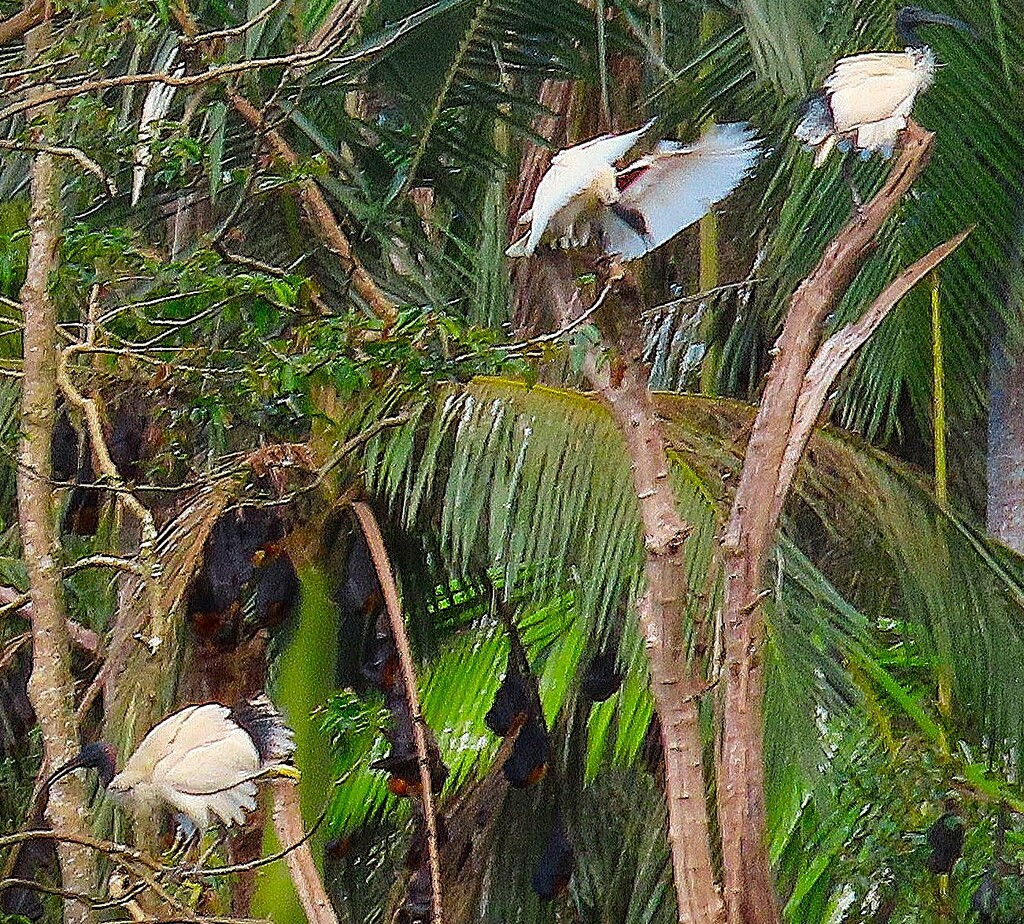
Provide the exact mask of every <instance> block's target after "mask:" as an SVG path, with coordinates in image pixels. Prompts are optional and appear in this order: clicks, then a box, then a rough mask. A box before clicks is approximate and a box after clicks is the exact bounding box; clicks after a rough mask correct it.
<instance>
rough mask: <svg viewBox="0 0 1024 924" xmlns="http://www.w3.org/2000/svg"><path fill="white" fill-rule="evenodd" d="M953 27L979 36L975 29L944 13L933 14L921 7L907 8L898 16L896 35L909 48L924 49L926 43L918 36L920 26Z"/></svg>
mask: <svg viewBox="0 0 1024 924" xmlns="http://www.w3.org/2000/svg"><path fill="white" fill-rule="evenodd" d="M931 25H934V26H952V27H953V28H954V29H958V30H959V31H961V32H970V33H971V35H977V32H975V30H974V28H973V27H972V26H969V25H968V24H967V23H965V22H962V21H961V20H959V19H954V18H953V17H952V16H946V15H945V14H944V13H933V12H931V10H924V9H922V8H921V7H919V6H905V7H903V9H902V10H900V11H899V12H898V13H897V14H896V34H897V35H898V36H899V38H900V41H901V42H903V44H904V45H905V46H906V47H907V48H922V47H923V46H924V44H925V42H924V41H923V40H922V39H920V38H919V37H918V35H917V29H918V27H920V26H931Z"/></svg>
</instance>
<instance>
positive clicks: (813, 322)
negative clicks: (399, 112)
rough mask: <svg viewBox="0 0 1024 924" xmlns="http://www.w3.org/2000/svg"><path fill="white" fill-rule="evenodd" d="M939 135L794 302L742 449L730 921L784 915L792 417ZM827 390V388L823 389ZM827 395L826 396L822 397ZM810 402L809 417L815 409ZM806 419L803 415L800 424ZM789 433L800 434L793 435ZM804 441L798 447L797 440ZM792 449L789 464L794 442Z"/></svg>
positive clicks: (826, 257)
mask: <svg viewBox="0 0 1024 924" xmlns="http://www.w3.org/2000/svg"><path fill="white" fill-rule="evenodd" d="M931 146H932V135H931V134H929V133H928V132H925V131H923V130H922V129H921V128H920V127H919V126H917V125H916V124H915V123H913V122H911V123H910V125H909V126H908V128H907V130H906V131H905V132H904V135H903V149H902V151H901V153H900V157H899V159H898V160H897V162H896V164H895V165H894V167H893V168H892V171H891V172H890V174H889V177H888V178H887V180H886V182H885V184H884V185H883V187H882V189H881V190H880V191H879V192H878V194H877V195H876V196H875V197H874V199H872V201H871V202H870V203H869V204H868V206H867V207H866V208H865V209H864V210H863V211H862V212H861V213H860V214H859V215H857V216H855V217H854V218H853V219H852V220H851V221H850V222H849V224H847V225H846V227H845V228H843V230H842V231H841V232H840V233H839V235H838V236H837V237H836V238H835V239H834V240H833V241H832V243H831V244H829V246H828V247H827V248H826V249H825V252H824V254H823V255H822V257H821V260H820V262H819V263H818V265H817V267H816V268H815V269H814V270H813V271H812V272H811V274H810V275H809V276H808V277H807V278H806V279H805V280H804V281H803V282H802V283H801V284H800V286H799V287H798V288H797V290H796V292H795V293H794V295H793V297H792V300H791V302H790V308H789V312H788V314H787V316H786V320H785V323H784V325H783V329H782V333H781V335H780V336H779V340H778V342H777V344H776V348H775V350H774V353H775V359H774V361H773V362H772V365H771V368H770V370H769V372H768V376H767V381H766V385H765V390H764V394H763V396H762V398H761V404H760V407H759V409H758V413H757V418H756V420H755V422H754V427H753V430H752V432H751V436H750V441H749V443H748V445H747V450H746V455H745V457H744V462H743V469H742V472H741V475H740V481H739V485H738V487H737V490H736V495H735V498H734V500H733V506H732V512H731V514H730V518H729V523H728V525H727V527H726V530H725V534H724V537H723V540H722V546H723V551H724V553H725V598H724V602H723V611H722V623H723V627H724V633H725V668H724V675H725V694H724V701H723V702H724V706H723V708H724V717H723V730H722V743H721V753H720V755H719V771H718V804H719V820H720V828H721V831H722V865H723V870H724V876H725V883H724V884H725V902H726V912H727V917H728V921H729V924H778V922H779V921H780V911H779V908H778V903H777V900H776V897H775V890H774V886H773V883H772V878H771V870H770V867H769V861H768V849H767V834H766V830H765V826H766V819H765V793H764V659H763V656H762V653H761V649H762V645H763V641H764V633H765V625H764V614H763V612H762V609H761V606H760V600H761V597H760V594H761V585H762V580H763V576H764V566H765V561H766V558H767V555H768V552H769V550H770V549H771V546H772V541H773V537H774V534H775V529H776V527H777V525H778V516H779V513H780V511H781V505H782V501H783V500H784V498H785V496H786V494H787V492H788V489H789V483H787V484H785V485H783V484H781V483H780V473H781V472H783V470H784V468H785V471H786V473H787V480H788V482H791V481H792V474H793V472H794V471H795V467H796V463H797V462H798V461H799V454H800V452H801V451H802V449H803V445H802V443H805V442H806V439H805V438H801V437H800V436H799V433H797V434H794V419H795V416H796V414H797V407H798V404H799V402H800V397H801V394H802V393H803V389H804V388H805V385H806V377H807V374H808V371H809V370H810V369H811V367H812V362H813V361H814V356H815V351H816V350H817V348H818V345H819V341H820V338H821V329H822V325H823V322H824V319H825V317H826V316H827V315H828V313H829V312H830V311H831V310H832V307H833V306H834V305H835V304H836V303H837V302H838V300H839V299H840V298H841V297H842V295H843V293H844V292H845V291H846V289H847V288H848V286H849V285H850V283H851V281H852V280H853V278H854V277H855V276H856V274H857V272H858V271H859V270H860V268H861V266H862V265H863V263H864V261H865V260H866V259H867V257H868V255H869V253H870V252H871V251H872V250H873V248H874V246H875V240H876V235H877V234H878V232H879V230H880V229H881V228H882V225H883V224H884V223H885V221H886V219H887V218H888V217H889V216H890V215H891V214H892V212H893V210H894V209H895V208H896V206H897V205H898V204H899V203H900V201H901V200H902V199H903V197H904V195H906V193H907V192H908V191H909V190H910V188H911V186H912V185H913V183H914V181H915V180H916V179H917V177H918V176H919V175H920V174H921V172H922V171H923V170H924V168H925V166H926V164H927V163H928V159H929V156H930V152H931ZM826 390H827V389H826ZM821 397H823V395H822V396H821ZM811 411H812V408H811V406H810V405H809V404H807V405H805V407H804V416H805V417H806V416H812V417H816V416H817V411H814V412H813V414H811ZM803 427H806V422H805V421H804V422H802V423H801V424H800V427H799V428H798V430H800V431H801V432H802V428H803ZM791 436H796V439H795V440H793V441H792V443H791ZM797 443H801V445H800V447H799V450H797V449H796V444H797ZM791 445H792V446H793V450H792V451H791V455H792V454H793V451H795V452H796V455H795V458H793V459H792V460H791V461H790V462H788V463H784V460H785V458H786V453H787V448H788V447H790V446H791Z"/></svg>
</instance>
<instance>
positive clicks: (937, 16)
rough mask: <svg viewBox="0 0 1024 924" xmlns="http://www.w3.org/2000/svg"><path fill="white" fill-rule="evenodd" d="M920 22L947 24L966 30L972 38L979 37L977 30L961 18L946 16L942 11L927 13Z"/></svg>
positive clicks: (958, 29) (938, 24) (959, 29)
mask: <svg viewBox="0 0 1024 924" xmlns="http://www.w3.org/2000/svg"><path fill="white" fill-rule="evenodd" d="M922 22H924V23H928V24H929V25H936V26H949V27H950V28H953V29H956V30H957V31H958V32H966V33H968V35H971V36H973V37H974V38H979V37H980V36H979V34H978V30H977V29H975V28H974V26H972V25H971V24H970V23H966V22H964V21H963V20H962V19H956V18H955V17H953V16H946V15H945V14H944V13H928V14H926V16H925V18H924V19H923V20H922Z"/></svg>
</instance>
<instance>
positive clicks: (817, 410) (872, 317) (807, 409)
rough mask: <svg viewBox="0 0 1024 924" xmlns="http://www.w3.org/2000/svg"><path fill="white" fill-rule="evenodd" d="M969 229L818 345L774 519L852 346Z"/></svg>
mask: <svg viewBox="0 0 1024 924" xmlns="http://www.w3.org/2000/svg"><path fill="white" fill-rule="evenodd" d="M972 230H973V228H968V229H967V230H966V231H961V232H960V234H957V235H956V236H955V237H953V238H951V239H950V240H948V241H946V243H945V244H940V245H939V246H938V247H936V248H934V249H933V250H931V251H929V252H928V253H927V254H925V256H923V257H921V259H920V260H918V261H917V262H916V263H914V264H912V265H911V266H909V267H907V268H906V269H905V270H904V271H903V272H902V273H900V274H899V276H897V277H896V278H895V279H894V280H893V281H892V282H890V283H889V285H888V286H886V287H885V289H884V290H883V291H882V293H881V294H880V295H879V296H878V298H876V299H875V301H874V302H872V304H871V306H870V307H869V308H868V309H867V311H865V312H864V314H863V315H861V317H860V318H859V319H858V320H857V321H855V322H853V323H852V324H847V325H846V326H845V327H844V328H842V329H841V330H838V331H836V333H834V334H833V335H832V336H831V337H829V339H828V340H826V341H825V343H823V344H822V346H821V348H820V349H819V350H818V352H817V355H816V356H815V357H814V361H813V362H812V363H811V367H810V369H808V371H807V375H806V376H805V377H804V384H803V386H802V387H801V389H800V397H799V398H798V400H797V404H796V410H795V412H794V414H793V424H792V426H791V427H790V432H789V437H788V439H787V440H786V451H785V454H784V456H783V461H782V465H781V466H780V468H779V475H778V484H777V485H776V488H775V501H774V507H775V509H774V511H773V512H774V515H775V520H776V522H778V518H779V516H780V515H781V513H782V507H783V505H784V504H785V501H786V497H787V496H788V494H789V489H790V486H791V485H792V482H793V476H794V475H795V474H796V469H797V466H798V465H799V464H800V459H801V457H802V456H803V453H804V448H805V447H806V446H807V441H808V439H810V436H811V432H812V431H813V429H814V424H815V422H816V421H817V419H818V416H819V415H820V414H821V412H822V410H823V408H824V407H825V401H826V399H827V396H828V393H829V390H830V389H831V388H832V385H833V383H834V382H835V380H836V379H837V378H838V377H839V374H840V373H841V372H842V371H843V369H844V368H845V366H846V364H847V363H848V362H849V361H850V360H851V359H852V358H853V355H854V354H855V353H856V352H857V350H859V349H860V348H861V347H862V346H863V345H864V344H865V343H866V342H867V340H868V338H869V337H870V336H871V335H872V334H873V333H874V332H875V331H876V330H878V326H879V325H880V324H881V323H882V321H884V320H885V319H886V317H888V315H889V312H890V311H892V309H893V308H895V307H896V305H897V303H898V302H899V301H900V299H901V298H903V296H904V295H906V294H907V293H908V292H909V291H910V290H911V289H912V288H913V287H914V286H915V285H917V283H919V282H920V281H921V280H922V279H923V278H924V277H925V276H927V275H928V273H930V272H931V271H932V270H933V269H935V267H937V266H938V265H939V264H940V263H941V262H942V261H943V260H945V259H946V257H948V256H949V255H950V254H951V253H952V252H953V251H954V250H956V249H957V247H959V246H960V245H961V244H962V243H963V242H964V241H965V240H966V239H967V237H968V235H969V234H970V233H971V231H972Z"/></svg>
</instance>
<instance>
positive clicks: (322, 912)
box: [274, 780, 338, 924]
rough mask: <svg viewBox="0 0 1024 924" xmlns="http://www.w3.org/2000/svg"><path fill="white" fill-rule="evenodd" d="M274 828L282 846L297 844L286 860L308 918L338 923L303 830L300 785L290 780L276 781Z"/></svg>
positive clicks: (318, 923) (313, 923)
mask: <svg viewBox="0 0 1024 924" xmlns="http://www.w3.org/2000/svg"><path fill="white" fill-rule="evenodd" d="M274 830H275V831H276V832H277V839H278V840H279V841H280V842H281V846H282V847H285V848H289V847H293V845H294V849H292V850H290V851H289V852H288V854H286V856H285V863H287V864H288V872H289V873H291V877H292V882H293V883H294V885H295V891H296V893H297V894H298V896H299V901H300V902H301V903H302V909H303V911H305V912H306V920H307V921H308V922H309V924H338V916H337V915H336V914H335V913H334V908H333V906H332V905H331V900H330V898H328V896H327V890H326V889H325V888H324V884H323V882H321V880H320V874H319V872H318V871H317V868H316V862H315V861H314V860H313V852H312V851H311V850H310V849H309V840H308V838H307V837H306V835H305V833H304V826H303V823H302V807H301V805H300V802H299V789H298V787H297V786H296V785H295V784H294V783H293V782H292V781H290V780H275V781H274Z"/></svg>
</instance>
